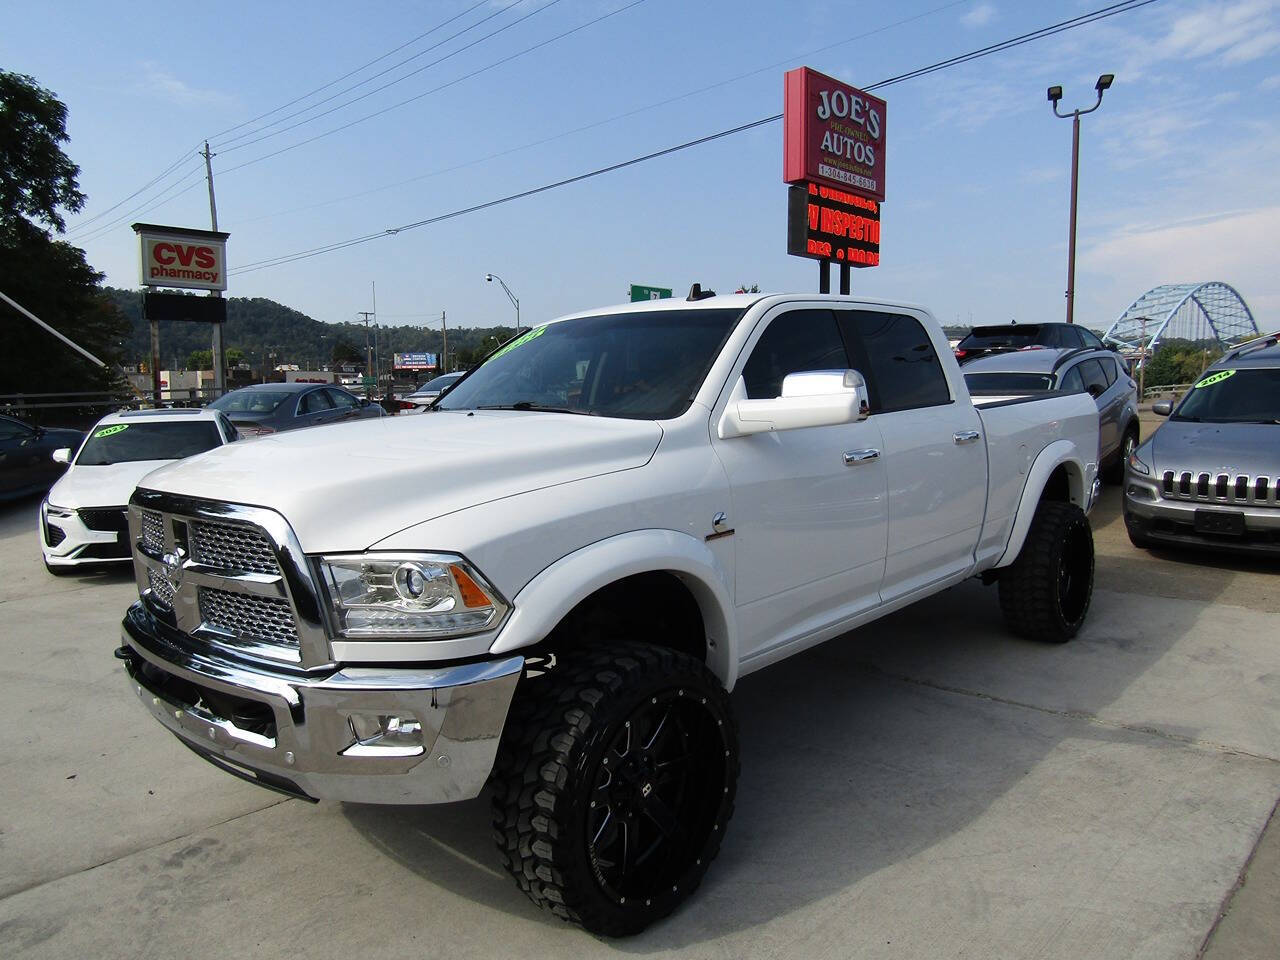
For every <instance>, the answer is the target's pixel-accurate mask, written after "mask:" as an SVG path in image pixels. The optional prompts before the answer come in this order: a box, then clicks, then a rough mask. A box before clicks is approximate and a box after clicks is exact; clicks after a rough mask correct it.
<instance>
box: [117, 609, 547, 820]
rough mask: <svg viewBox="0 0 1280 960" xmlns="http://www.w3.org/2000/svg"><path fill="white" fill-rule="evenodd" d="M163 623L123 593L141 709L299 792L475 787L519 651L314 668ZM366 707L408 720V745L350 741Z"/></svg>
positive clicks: (447, 791)
mask: <svg viewBox="0 0 1280 960" xmlns="http://www.w3.org/2000/svg"><path fill="white" fill-rule="evenodd" d="M168 631H169V628H167V627H165V626H164V625H163V624H161V623H159V622H158V621H156V619H155V618H154V617H153V616H152V615H151V613H150V612H149V611H148V610H147V609H146V608H145V607H144V606H143V605H142V604H141V603H135V604H134V605H133V606H132V607H130V608H129V612H128V613H127V614H126V616H125V619H124V623H123V625H122V638H123V640H124V646H122V647H121V648H120V649H119V650H118V651H117V656H119V657H120V659H122V660H123V661H124V663H125V669H126V671H127V672H128V675H129V680H130V684H131V686H132V688H133V690H134V692H135V693H136V694H137V695H138V697H139V699H140V700H141V701H142V702H143V704H144V705H145V706H146V707H147V708H148V709H149V710H150V711H151V713H152V715H153V716H154V717H155V718H156V719H157V720H159V721H160V723H162V724H163V725H164V726H165V727H166V728H168V730H169V732H170V733H172V734H174V735H175V736H176V737H177V738H178V739H179V740H181V741H182V742H183V743H184V744H186V745H187V746H188V747H190V748H191V749H192V750H194V751H195V752H196V753H198V754H200V755H201V756H202V757H204V758H205V759H206V760H208V761H210V762H211V763H213V764H214V765H215V766H218V767H221V768H222V769H224V770H226V771H227V772H229V773H232V774H235V775H236V776H239V777H242V778H244V779H247V780H251V781H253V782H256V783H259V784H260V785H262V786H265V787H268V788H270V789H273V790H277V791H280V792H282V793H286V794H289V795H291V796H297V797H302V798H306V799H311V800H319V799H328V800H345V801H350V802H354V803H381V804H420V803H446V802H450V801H454V800H466V799H469V798H471V797H474V796H476V795H477V794H478V793H479V792H480V791H481V789H482V788H483V787H484V784H485V781H486V780H487V779H488V776H489V772H490V770H491V769H492V767H493V761H494V757H495V755H496V754H497V749H498V740H499V737H500V736H501V734H502V728H503V724H504V723H505V722H506V717H507V710H508V708H509V707H510V705H511V697H512V695H513V694H514V693H515V688H516V683H517V681H518V680H519V679H520V674H521V670H522V669H523V666H524V658H523V657H509V658H505V659H502V660H492V661H484V662H479V663H469V664H462V665H458V666H450V667H440V668H430V667H426V666H424V667H407V668H391V667H376V668H354V667H348V668H345V669H339V670H337V671H335V672H330V673H325V674H324V675H321V676H315V675H312V674H305V673H301V672H298V673H295V672H292V671H290V670H288V669H287V668H280V669H277V668H275V667H267V666H251V665H248V664H245V663H241V662H237V661H231V660H227V659H224V658H223V657H222V656H220V655H218V654H216V653H214V652H212V651H209V652H196V651H194V650H192V649H188V648H187V646H186V645H179V643H178V642H177V638H176V637H175V638H174V641H173V642H171V640H170V639H169V638H168V637H167V636H166V633H167V632H168ZM215 704H216V706H215ZM224 713H225V714H230V715H229V716H223V715H222V714H224ZM353 717H355V718H357V722H356V723H353V720H352V718H353ZM377 717H399V718H403V719H404V720H405V721H408V722H411V723H417V724H418V725H419V726H420V730H421V733H420V736H419V737H418V740H420V743H417V744H407V745H406V743H405V742H404V741H403V740H400V741H397V742H394V743H377V742H371V741H370V740H368V739H366V740H364V741H360V740H358V739H357V735H356V728H357V725H358V722H359V718H377ZM365 722H366V723H367V722H368V721H367V719H366V720H365Z"/></svg>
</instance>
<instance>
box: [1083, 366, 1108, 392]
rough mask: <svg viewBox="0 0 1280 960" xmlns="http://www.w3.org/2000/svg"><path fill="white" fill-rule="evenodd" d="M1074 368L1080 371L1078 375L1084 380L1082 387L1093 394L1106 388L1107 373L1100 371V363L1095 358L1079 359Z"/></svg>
mask: <svg viewBox="0 0 1280 960" xmlns="http://www.w3.org/2000/svg"><path fill="white" fill-rule="evenodd" d="M1076 369H1077V370H1079V371H1080V377H1081V379H1083V380H1084V388H1085V389H1086V390H1088V391H1089V392H1090V393H1092V394H1093V395H1094V396H1097V395H1098V394H1100V393H1103V392H1104V391H1105V390H1106V389H1107V387H1108V383H1107V375H1106V374H1105V373H1103V372H1102V364H1101V363H1099V362H1098V361H1097V360H1081V361H1080V362H1079V363H1078V364H1076Z"/></svg>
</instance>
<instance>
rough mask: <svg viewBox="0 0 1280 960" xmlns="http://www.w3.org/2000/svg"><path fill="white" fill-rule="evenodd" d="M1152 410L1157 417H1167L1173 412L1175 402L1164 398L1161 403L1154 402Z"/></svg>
mask: <svg viewBox="0 0 1280 960" xmlns="http://www.w3.org/2000/svg"><path fill="white" fill-rule="evenodd" d="M1151 412H1152V413H1154V414H1155V415H1156V416H1157V417H1167V416H1168V415H1169V414H1171V413H1173V404H1172V403H1170V402H1169V401H1168V400H1163V401H1161V402H1160V403H1153V404H1152V405H1151Z"/></svg>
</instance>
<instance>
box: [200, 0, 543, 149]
mask: <svg viewBox="0 0 1280 960" xmlns="http://www.w3.org/2000/svg"><path fill="white" fill-rule="evenodd" d="M488 2H489V0H479V2H478V3H474V4H472V5H471V6H469V7H467V9H465V10H463V11H462V12H461V13H458V14H455V15H454V16H452V17H450V18H449V19H448V20H442V21H441V22H440V23H437V24H436V25H435V26H434V27H432V28H431V29H430V30H428V31H426V32H425V33H420V34H418V35H417V36H416V37H414V38H413V39H412V40H406V41H405V42H404V43H402V44H400V46H398V47H393V48H392V49H390V50H388V51H387V52H386V53H384V54H382V55H381V56H378V57H374V58H373V59H372V60H370V61H369V62H368V63H365V64H362V65H360V66H358V67H356V68H355V69H354V70H349V71H347V72H346V73H344V74H343V75H342V76H340V77H337V78H335V79H333V80H330V81H329V82H328V83H324V84H321V85H320V86H318V87H316V88H315V89H314V90H309V91H307V92H306V93H304V94H302V96H300V97H294V98H293V99H292V100H290V101H289V102H288V103H282V104H280V106H278V107H275V108H274V109H271V110H268V111H267V112H266V113H260V114H258V116H256V117H251V118H250V119H248V120H243V121H241V122H240V123H237V124H235V125H234V126H231V127H227V129H225V130H219V131H218V132H217V133H215V134H213V135H212V136H211V137H210V138H209V139H210V140H216V139H217V138H218V137H221V136H224V135H226V134H228V133H231V132H232V131H233V130H239V129H240V128H241V127H247V126H249V124H251V123H257V122H258V121H259V120H264V119H266V118H267V117H269V116H271V115H272V114H273V113H279V112H280V111H281V110H287V109H288V108H289V107H292V106H293V105H294V104H296V103H301V102H302V101H303V100H306V99H307V98H308V97H312V96H315V95H316V94H317V93H319V92H320V91H321V90H327V89H329V88H330V87H332V86H333V85H334V84H335V83H341V82H342V81H343V80H346V79H348V78H350V77H354V76H355V75H356V74H357V73H359V72H360V71H361V70H367V69H368V68H369V67H372V66H373V65H374V64H375V63H380V62H381V61H383V60H385V59H387V57H389V56H392V55H393V54H396V53H399V52H400V51H401V50H403V49H404V48H405V47H410V46H413V44H415V43H417V42H418V41H419V40H422V39H425V38H426V37H429V36H431V34H433V33H435V32H436V31H437V30H439V29H441V28H443V27H447V26H448V25H449V24H451V23H453V22H454V21H455V20H459V19H461V18H462V17H465V16H466V15H467V14H469V13H470V12H471V11H472V10H475V9H476V8H477V7H483V6H484V5H485V4H486V3H488ZM517 2H519V0H517ZM499 12H501V11H499ZM486 19H488V18H486ZM480 22H481V23H483V22H484V21H483V20H482V21H480ZM406 62H407V61H406ZM388 69H395V68H394V67H391V68H388ZM384 72H385V71H384ZM380 75H381V74H379V76H380ZM369 79H373V78H372V77H370V78H369ZM364 82H365V83H367V82H368V80H366V81H364ZM338 96H341V94H338Z"/></svg>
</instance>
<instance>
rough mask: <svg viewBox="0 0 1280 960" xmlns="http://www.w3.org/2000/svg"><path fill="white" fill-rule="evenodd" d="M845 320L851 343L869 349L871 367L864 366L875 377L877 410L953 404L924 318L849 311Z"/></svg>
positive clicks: (842, 314) (843, 315)
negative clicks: (921, 323)
mask: <svg viewBox="0 0 1280 960" xmlns="http://www.w3.org/2000/svg"><path fill="white" fill-rule="evenodd" d="M840 322H841V324H842V325H843V326H844V330H845V335H846V337H847V339H848V340H849V342H850V343H852V344H858V345H860V346H861V348H862V350H863V351H865V356H866V361H865V364H866V366H867V367H869V369H866V370H861V369H860V368H859V369H860V372H862V373H863V374H865V375H866V376H867V379H868V380H869V381H870V386H871V409H872V410H873V411H874V412H876V413H888V412H890V411H893V410H912V409H915V408H917V407H932V406H937V405H939V404H943V403H950V402H951V389H950V387H948V386H947V377H946V374H944V373H943V372H942V364H941V363H940V362H939V361H938V354H937V352H936V351H935V350H934V349H933V344H932V342H930V340H929V335H928V334H927V333H925V330H924V327H923V326H921V325H920V321H918V320H916V319H915V318H914V317H908V316H905V315H903V314H900V313H877V312H872V311H870V310H845V311H841V312H840ZM860 362H862V361H860Z"/></svg>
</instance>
